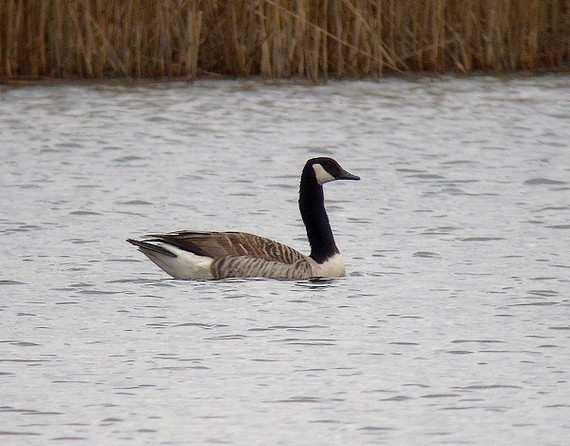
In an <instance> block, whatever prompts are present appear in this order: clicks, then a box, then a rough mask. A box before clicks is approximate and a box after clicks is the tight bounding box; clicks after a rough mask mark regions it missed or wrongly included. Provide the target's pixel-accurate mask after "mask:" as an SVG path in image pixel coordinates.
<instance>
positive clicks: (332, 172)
mask: <svg viewBox="0 0 570 446" xmlns="http://www.w3.org/2000/svg"><path fill="white" fill-rule="evenodd" d="M303 173H307V174H308V175H312V176H314V178H315V180H316V182H317V183H318V184H319V185H320V186H322V185H323V184H325V183H328V182H330V181H336V180H360V177H358V176H356V175H353V174H351V173H350V172H348V171H346V170H344V169H343V168H342V167H341V165H340V164H339V163H338V162H336V161H335V160H334V159H332V158H326V157H319V158H312V159H310V160H309V161H307V164H305V168H304V169H303Z"/></svg>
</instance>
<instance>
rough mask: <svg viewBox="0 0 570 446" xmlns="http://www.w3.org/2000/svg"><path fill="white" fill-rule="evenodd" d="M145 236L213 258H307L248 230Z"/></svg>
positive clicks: (290, 262) (182, 232)
mask: <svg viewBox="0 0 570 446" xmlns="http://www.w3.org/2000/svg"><path fill="white" fill-rule="evenodd" d="M145 238H146V239H147V240H154V241H161V242H165V243H169V244H171V245H174V246H176V247H178V248H180V249H184V250H186V251H190V252H193V253H194V254H197V255H201V256H207V257H212V258H213V259H218V258H221V257H226V256H246V257H254V258H259V259H264V260H267V261H271V262H280V263H285V264H289V265H290V264H293V263H295V262H297V261H299V260H306V259H307V257H306V256H304V255H303V254H301V253H300V252H299V251H297V250H295V249H293V248H290V247H289V246H287V245H284V244H283V243H279V242H276V241H274V240H270V239H267V238H264V237H259V236H258V235H254V234H248V233H246V232H195V231H178V232H169V233H166V234H148V235H147V236H146V237H145Z"/></svg>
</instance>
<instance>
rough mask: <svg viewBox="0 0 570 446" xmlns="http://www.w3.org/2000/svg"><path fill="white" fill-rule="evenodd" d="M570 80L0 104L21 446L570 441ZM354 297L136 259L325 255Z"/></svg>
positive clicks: (0, 173)
mask: <svg viewBox="0 0 570 446" xmlns="http://www.w3.org/2000/svg"><path fill="white" fill-rule="evenodd" d="M569 93H570V83H569V79H568V77H564V76H544V77H539V78H528V79H511V80H500V79H495V78H486V77H482V78H472V79H465V80H462V79H443V80H420V81H402V80H395V79H393V80H386V81H383V82H380V83H372V82H352V83H348V82H333V83H330V84H329V85H327V86H319V87H306V86H299V85H264V84H262V83H259V82H198V83H196V84H193V85H186V84H168V85H163V84H161V85H152V84H150V85H139V86H121V85H105V84H99V85H77V86H74V85H59V86H34V87H27V88H9V89H5V90H4V91H3V92H2V93H0V133H1V140H0V150H1V154H2V161H3V162H2V165H1V167H0V200H1V201H0V202H1V205H2V212H1V214H0V241H1V242H2V248H3V255H2V257H1V258H0V295H1V296H2V299H1V300H0V322H1V324H0V391H1V395H2V398H1V401H0V442H2V443H3V444H11V445H20V444H22V445H23V444H31V445H36V444H37V445H40V444H41V445H45V444H52V443H53V444H58V443H59V444H93V445H96V444H114V445H121V444H125V445H127V444H136V445H139V444H148V445H160V444H168V445H169V444H229V445H252V444H259V445H267V444H274V445H290V444H306V445H330V444H339V445H340V444H405V445H408V444H422V445H441V444H454V445H455V444H477V445H488V444H528V445H534V444H541V445H564V444H567V443H568V438H570V421H569V420H570V385H569V379H570V347H569V342H568V341H569V338H570V322H569V321H570V147H569V145H568V144H569V143H568V141H570V126H569V125H568V123H569V122H570V107H569V106H568V98H569V97H570V96H569ZM317 155H328V156H334V157H335V158H337V159H338V160H339V161H340V162H341V163H342V164H343V166H344V167H345V168H346V169H348V170H350V171H351V172H354V173H355V174H358V175H360V176H361V177H362V181H360V182H359V183H355V182H350V183H348V182H347V183H345V184H330V185H327V186H326V192H325V193H326V197H327V206H328V210H329V214H330V219H331V222H332V226H333V229H334V232H335V234H336V238H337V243H338V245H339V246H340V248H341V250H342V251H343V253H344V255H345V259H346V264H347V273H348V275H347V277H346V278H344V279H340V280H334V281H326V282H282V281H271V280H249V281H242V280H227V281H220V282H187V281H176V280H170V279H168V278H167V277H166V276H165V274H164V273H163V272H161V271H160V270H158V269H157V268H156V267H155V266H154V265H153V264H151V263H150V262H149V261H147V260H146V259H145V258H144V257H143V256H142V255H141V254H140V253H138V252H137V251H136V250H135V249H134V248H133V247H132V246H130V245H128V244H127V243H125V242H124V239H125V238H127V237H132V236H136V235H139V234H141V233H145V232H149V231H168V230H176V229H197V230H200V229H202V230H225V229H228V230H243V231H248V232H253V233H258V234H261V235H264V236H267V237H271V238H275V239H277V240H280V241H282V242H285V243H288V244H291V245H293V246H295V247H297V248H298V249H300V250H302V251H305V252H307V246H306V241H305V234H304V227H303V226H302V223H301V222H300V218H299V215H298V209H297V191H298V176H299V173H300V169H301V168H302V166H303V163H304V161H305V160H306V159H307V158H309V157H312V156H317Z"/></svg>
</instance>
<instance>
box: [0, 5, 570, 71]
mask: <svg viewBox="0 0 570 446" xmlns="http://www.w3.org/2000/svg"><path fill="white" fill-rule="evenodd" d="M569 63H570V0H0V77H2V78H41V77H49V78H108V77H129V78H143V77H184V78H189V79H193V78H196V77H200V76H206V75H212V74H216V75H221V76H252V75H262V76H264V77H267V78H289V77H305V78H309V79H312V80H319V79H326V78H327V77H328V76H334V77H379V76H382V75H383V74H385V73H387V72H409V71H414V72H449V71H451V72H472V71H476V70H482V71H492V72H502V71H516V70H530V71H534V70H549V69H554V70H560V69H568V66H569Z"/></svg>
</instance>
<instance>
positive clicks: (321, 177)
mask: <svg viewBox="0 0 570 446" xmlns="http://www.w3.org/2000/svg"><path fill="white" fill-rule="evenodd" d="M313 170H314V171H315V177H316V178H317V183H319V184H321V185H322V184H325V183H328V182H329V181H334V180H335V177H333V176H332V175H331V174H330V173H328V172H327V171H326V170H325V168H324V167H323V166H321V165H320V164H313Z"/></svg>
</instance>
